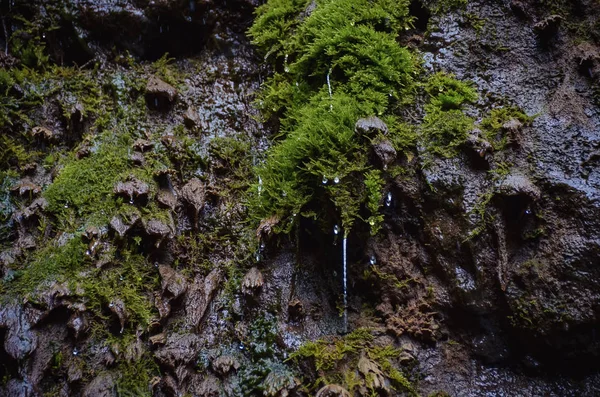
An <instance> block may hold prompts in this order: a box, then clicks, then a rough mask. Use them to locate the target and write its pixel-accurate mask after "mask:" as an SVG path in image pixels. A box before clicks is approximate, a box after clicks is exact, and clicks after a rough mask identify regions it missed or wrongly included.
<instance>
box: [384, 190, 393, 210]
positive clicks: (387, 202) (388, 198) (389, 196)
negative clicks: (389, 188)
mask: <svg viewBox="0 0 600 397" xmlns="http://www.w3.org/2000/svg"><path fill="white" fill-rule="evenodd" d="M390 205H392V192H388V194H387V196H386V197H385V206H386V207H389V206H390Z"/></svg>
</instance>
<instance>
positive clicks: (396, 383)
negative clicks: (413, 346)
mask: <svg viewBox="0 0 600 397" xmlns="http://www.w3.org/2000/svg"><path fill="white" fill-rule="evenodd" d="M373 339H374V338H373V335H372V334H371V332H370V331H369V330H368V329H367V328H358V329H356V330H355V331H353V332H351V333H350V334H348V335H346V336H344V337H342V338H340V337H337V338H331V339H328V340H324V339H321V340H317V341H314V342H306V343H304V344H303V345H302V346H300V347H299V348H298V350H297V351H295V352H294V353H292V354H291V355H290V358H289V360H291V361H293V362H294V363H296V364H298V365H299V364H303V363H309V365H310V366H311V367H312V370H313V371H314V372H313V374H316V375H318V377H317V378H316V380H314V381H310V379H309V378H308V376H310V375H309V374H306V376H307V378H308V379H305V380H304V381H305V382H306V381H307V380H308V381H309V386H308V389H309V390H316V389H317V388H319V387H321V386H324V385H327V384H339V385H342V386H344V387H345V388H346V389H347V390H348V391H349V392H350V393H351V394H353V393H354V392H356V391H358V390H361V389H364V388H366V389H367V390H369V393H373V395H378V394H377V393H379V392H381V390H378V389H377V388H376V382H374V379H373V377H372V375H373V373H371V374H369V376H365V375H364V374H362V373H361V372H360V368H359V360H361V359H363V360H364V359H365V358H366V359H368V360H369V362H370V363H371V365H372V366H373V367H375V368H377V369H378V370H379V371H380V373H381V375H382V376H384V377H385V378H386V379H387V380H388V381H389V382H390V389H391V390H393V391H395V392H404V393H408V394H409V395H416V392H415V390H414V387H413V385H412V384H411V383H410V381H409V380H408V379H407V378H406V376H405V375H404V374H403V373H402V372H401V371H399V370H398V369H397V367H398V365H397V363H396V362H395V360H396V359H397V358H398V357H399V356H400V353H401V351H400V350H399V349H396V348H393V347H391V346H386V347H381V346H378V345H376V344H374V343H373ZM361 357H362V358H361ZM388 391H389V390H388Z"/></svg>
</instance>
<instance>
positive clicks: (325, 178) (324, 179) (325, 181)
mask: <svg viewBox="0 0 600 397" xmlns="http://www.w3.org/2000/svg"><path fill="white" fill-rule="evenodd" d="M321 182H323V185H326V184H327V182H329V179H327V177H326V176H325V175H323V180H322V181H321Z"/></svg>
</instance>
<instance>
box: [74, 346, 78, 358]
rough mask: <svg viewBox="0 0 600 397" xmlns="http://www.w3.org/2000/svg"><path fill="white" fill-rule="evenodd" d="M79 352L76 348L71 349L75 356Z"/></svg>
mask: <svg viewBox="0 0 600 397" xmlns="http://www.w3.org/2000/svg"><path fill="white" fill-rule="evenodd" d="M78 354H79V350H77V348H75V349H73V355H74V356H76V355H78Z"/></svg>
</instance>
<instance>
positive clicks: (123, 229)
mask: <svg viewBox="0 0 600 397" xmlns="http://www.w3.org/2000/svg"><path fill="white" fill-rule="evenodd" d="M140 221H141V217H140V215H139V214H138V213H137V212H134V213H132V214H129V216H128V217H127V218H125V217H122V216H119V215H115V216H113V217H112V219H111V220H110V227H111V228H112V229H113V230H114V231H115V232H117V234H118V235H119V237H125V235H127V233H129V231H130V230H132V229H133V228H134V227H135V226H136V225H138V222H140Z"/></svg>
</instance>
